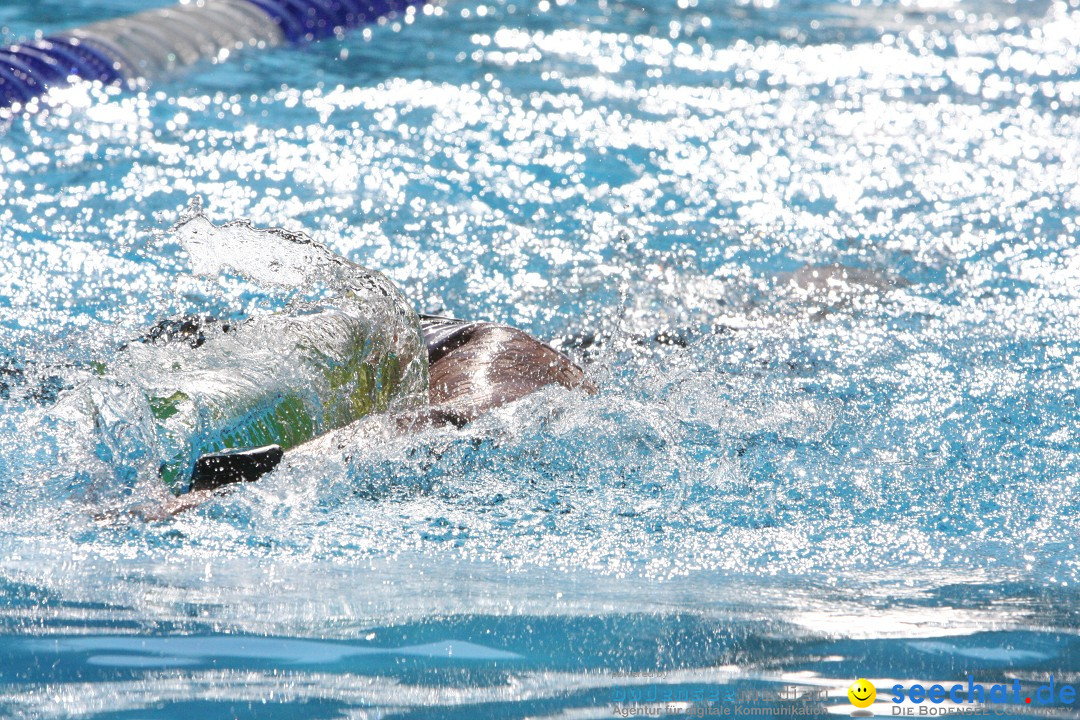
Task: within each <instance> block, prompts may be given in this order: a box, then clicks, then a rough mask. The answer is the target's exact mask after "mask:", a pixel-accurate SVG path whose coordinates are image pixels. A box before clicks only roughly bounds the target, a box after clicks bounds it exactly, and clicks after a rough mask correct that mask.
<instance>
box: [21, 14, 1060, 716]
mask: <svg viewBox="0 0 1080 720" xmlns="http://www.w3.org/2000/svg"><path fill="white" fill-rule="evenodd" d="M142 7H144V5H143V3H141V2H138V1H137V0H111V1H110V2H96V3H86V4H85V7H81V8H73V7H72V3H70V2H41V3H31V2H21V3H6V4H4V5H3V7H0V26H2V27H0V35H2V38H0V39H2V40H4V41H13V40H15V39H17V38H19V37H25V36H28V35H30V34H32V33H33V32H34V31H35V30H36V29H44V30H46V31H51V30H58V29H63V28H66V27H70V26H72V25H75V24H79V23H83V22H89V21H92V20H95V19H103V18H106V17H112V16H115V15H118V14H122V13H124V12H131V11H134V10H137V9H141V8H142ZM1078 7H1080V6H1078V3H1077V2H1076V0H1071V2H1067V3H1066V2H1043V1H1035V2H1030V1H1027V0H1019V1H1017V2H993V1H984V0H956V1H955V2H949V1H948V0H941V1H940V2H937V1H936V0H926V1H925V2H923V1H920V2H902V3H893V2H889V3H884V2H869V3H868V2H862V3H858V2H853V3H844V2H823V1H821V0H813V1H811V0H806V1H803V2H793V1H789V0H776V1H775V2H772V1H771V0H770V1H766V0H762V2H758V3H746V2H737V3H730V4H720V3H710V2H706V1H705V0H697V1H696V2H694V1H693V0H690V1H689V2H679V3H669V2H662V1H660V0H639V2H637V3H633V4H625V3H621V2H615V1H613V0H596V1H592V0H590V1H587V2H577V3H561V4H560V3H558V2H554V3H550V4H549V3H528V4H525V3H518V2H516V1H509V0H508V1H507V2H500V3H496V4H492V5H484V4H479V3H477V2H472V1H464V2H453V3H450V4H448V5H447V6H445V7H441V8H439V9H438V10H437V11H435V12H429V13H427V14H421V15H418V16H417V17H416V19H415V21H414V22H412V23H408V24H406V23H402V22H399V23H389V24H386V25H384V26H381V27H376V28H373V29H372V30H371V31H370V32H368V33H367V34H366V35H365V34H364V33H356V34H353V35H351V36H350V37H348V38H347V39H345V40H343V41H334V42H325V43H322V44H318V45H313V46H309V47H305V48H302V49H291V50H290V49H282V50H275V51H271V52H267V53H265V54H248V55H244V56H243V57H242V58H238V59H236V60H235V61H234V62H231V63H228V64H224V65H221V66H208V67H203V68H201V69H199V70H198V71H196V72H193V73H190V74H188V75H185V76H182V77H177V78H173V79H170V80H167V81H164V82H159V83H157V84H155V85H154V86H153V87H151V88H150V89H149V90H147V91H145V92H141V93H133V92H123V93H117V92H114V91H108V92H106V91H102V90H100V89H93V88H85V87H84V88H73V89H71V90H68V91H65V92H64V97H63V100H62V101H61V100H57V101H56V105H55V107H54V109H53V110H52V111H50V112H44V113H39V114H37V115H34V116H29V117H18V118H16V119H14V120H13V121H10V122H8V123H7V124H5V125H4V126H3V129H0V198H2V199H0V358H6V360H4V362H6V363H7V365H5V366H4V367H7V368H9V371H8V372H6V373H5V374H4V375H2V376H0V378H4V383H5V384H4V386H3V388H0V398H2V399H0V463H2V462H4V461H5V460H4V459H5V458H6V462H7V463H8V464H9V466H14V465H15V464H17V463H23V464H25V463H26V462H27V461H33V459H34V458H35V457H37V455H35V453H38V452H41V448H43V447H48V446H50V443H55V441H56V437H55V432H54V429H53V428H51V427H50V426H49V425H48V424H47V423H44V422H42V423H40V424H38V425H33V424H32V423H31V431H30V432H26V431H24V430H23V428H25V427H26V423H27V422H28V419H32V418H35V417H38V415H35V413H40V411H41V409H42V407H43V406H48V405H49V403H50V402H52V401H53V398H54V397H55V396H56V394H57V392H59V388H61V387H63V386H64V385H65V384H70V383H71V382H74V381H75V380H76V379H77V373H78V372H79V371H78V368H79V367H80V366H84V365H85V363H87V362H89V361H91V360H94V359H96V358H101V357H108V356H109V354H110V353H113V352H115V351H116V347H117V345H118V344H119V343H120V342H121V341H122V340H123V339H126V338H129V337H133V336H135V335H137V334H138V333H139V332H140V328H145V327H146V326H147V325H149V324H150V323H152V322H153V321H154V320H155V319H157V318H160V317H164V316H167V315H170V314H173V313H177V312H214V313H216V314H219V315H231V316H237V317H239V316H242V315H244V314H246V313H249V312H255V311H264V310H266V309H271V310H272V309H274V307H275V305H274V302H275V301H274V299H273V298H267V297H266V296H265V295H264V294H260V293H259V292H257V291H256V290H255V289H253V288H252V287H250V286H248V285H247V284H245V282H244V281H242V280H240V279H239V278H235V277H224V278H221V279H219V280H217V281H207V280H205V279H199V278H195V277H193V276H192V275H191V272H190V270H189V268H188V265H187V262H186V260H185V258H184V257H183V255H182V252H181V250H180V248H179V246H178V245H177V244H176V243H175V242H172V241H171V240H170V238H169V237H168V236H167V235H164V234H163V231H164V230H165V229H166V228H168V227H169V225H170V224H171V223H172V222H173V221H174V220H175V219H176V217H177V213H178V212H179V211H180V209H181V208H182V207H184V206H185V204H186V203H187V201H188V198H189V197H190V196H191V195H193V194H201V195H202V196H203V197H204V202H205V206H206V209H207V212H208V214H209V216H210V217H211V218H212V219H213V220H215V221H219V222H220V221H225V220H230V219H234V218H239V217H247V218H251V219H252V220H253V221H254V222H255V223H257V224H259V225H263V226H269V225H280V226H284V227H288V228H294V229H303V230H306V231H307V232H309V233H311V234H312V235H313V236H314V237H316V238H317V239H319V240H320V241H322V242H324V243H326V244H327V245H329V246H330V247H332V248H333V249H335V250H336V251H338V252H340V253H342V254H344V255H347V256H348V257H350V258H352V259H353V260H356V261H358V262H361V263H363V264H365V265H367V266H369V267H371V268H374V269H377V270H380V271H382V272H385V273H386V274H387V275H388V276H389V277H391V278H392V279H393V280H394V281H395V283H397V284H398V285H399V286H400V287H401V288H402V289H403V290H404V291H405V293H406V294H407V295H408V296H409V297H410V298H412V299H413V301H414V302H415V304H416V307H417V308H418V309H420V310H426V311H438V312H445V313H448V314H453V315H458V316H462V317H469V318H480V319H491V320H497V321H502V322H509V323H513V324H516V325H518V326H520V327H523V328H525V329H527V330H529V331H530V332H533V333H534V334H536V335H538V336H540V337H543V338H547V339H550V340H551V341H552V342H553V343H555V344H556V345H558V346H559V347H562V348H564V349H566V350H567V351H568V352H570V353H571V354H572V355H574V356H575V357H576V358H577V359H578V360H579V361H581V362H583V363H585V364H586V365H587V368H588V372H589V375H590V377H592V378H593V379H594V381H595V382H596V383H597V384H598V385H599V387H600V388H601V392H600V394H599V395H598V396H595V397H586V396H584V395H581V394H576V393H567V392H562V391H558V392H556V391H549V392H546V393H544V394H542V396H540V397H537V398H532V399H530V400H527V401H525V402H523V403H520V404H518V405H516V406H512V407H510V408H506V409H504V410H502V411H500V412H498V413H496V414H494V415H493V416H491V417H488V418H486V419H484V420H483V421H480V422H478V423H476V424H474V425H472V426H469V427H467V428H465V429H464V430H460V431H458V430H447V431H442V432H437V433H428V434H425V435H423V436H421V437H417V438H404V439H400V440H395V441H387V442H386V443H385V444H377V445H375V446H372V447H367V448H364V449H363V452H358V453H356V455H355V457H354V458H353V460H351V461H349V462H344V461H343V460H342V459H341V458H340V457H334V458H326V459H325V460H319V459H316V460H314V461H313V462H311V463H309V464H308V465H307V466H305V468H304V469H303V471H297V472H293V473H291V474H276V475H271V476H269V477H267V478H265V479H264V480H262V481H260V482H259V483H256V484H253V485H249V486H245V487H241V488H236V489H235V491H234V492H231V493H229V494H227V495H225V496H223V497H221V498H219V499H217V500H215V501H213V502H211V503H209V504H207V505H205V506H203V507H201V508H199V509H197V510H195V511H193V512H189V513H187V514H183V515H181V516H178V517H177V518H175V519H173V520H171V521H168V522H165V523H156V524H154V523H151V524H145V523H143V522H141V521H139V520H137V519H134V518H128V517H127V516H125V515H123V514H120V515H119V516H117V515H116V514H115V513H114V514H112V515H108V514H106V515H102V514H101V513H100V511H99V510H100V508H98V507H97V506H94V505H91V504H88V502H87V500H86V497H85V493H83V492H81V491H82V490H83V488H81V487H80V485H79V483H80V481H79V478H78V477H74V476H72V475H71V474H70V473H68V474H67V475H65V470H64V469H63V468H44V469H43V470H42V477H41V478H35V479H33V480H28V479H27V478H25V477H24V478H14V477H11V475H10V471H7V472H8V474H7V475H5V474H4V473H5V471H4V470H3V466H2V465H0V484H2V485H0V487H2V488H3V493H2V496H0V715H4V716H12V717H80V718H82V717H93V718H188V717H194V716H198V717H203V718H219V717H220V718H232V717H259V718H263V717H282V718H285V717H289V718H292V717H312V718H324V717H325V718H338V717H346V718H381V717H432V718H447V717H460V718H479V717H536V718H539V717H545V718H554V717H559V718H599V717H612V716H614V715H613V713H614V711H615V709H616V707H618V706H619V702H620V701H627V700H633V698H632V697H631V696H630V695H628V694H627V693H629V692H630V691H631V690H632V691H633V692H637V693H640V694H639V695H638V697H637V702H639V703H645V704H639V705H635V706H634V707H657V705H656V703H658V702H660V700H659V698H662V697H663V693H664V692H668V693H670V694H671V697H675V698H677V697H678V694H679V693H680V692H682V693H685V695H684V697H685V698H687V701H688V702H690V703H691V705H692V706H694V707H714V708H715V707H722V706H725V705H726V706H728V707H735V706H736V705H739V704H740V703H741V705H742V706H746V707H749V706H758V707H762V708H766V709H769V710H770V711H773V712H775V713H776V714H777V716H778V717H782V716H784V715H782V712H783V711H784V709H785V706H784V703H782V702H779V701H773V700H761V699H760V697H761V695H762V694H765V695H767V694H768V693H769V692H773V691H775V690H778V689H781V688H784V687H786V686H788V685H791V684H795V683H797V684H801V685H803V686H806V687H807V688H816V689H819V690H825V691H826V692H827V699H825V700H820V701H815V703H816V704H813V707H815V708H818V709H821V708H824V709H825V710H827V711H828V712H831V713H835V714H841V715H846V714H848V713H849V711H850V710H851V707H850V705H848V701H847V697H846V689H847V686H848V685H849V684H850V683H851V682H852V681H853V680H854V679H855V678H856V677H866V678H870V679H871V680H872V681H874V682H875V683H876V684H877V685H878V704H877V705H875V706H874V707H873V709H874V710H875V711H876V712H877V713H878V714H882V715H887V714H889V713H890V712H891V705H892V703H891V702H889V700H888V697H889V695H890V694H891V693H890V691H888V688H889V687H891V685H893V684H895V683H897V682H900V683H904V684H906V685H911V684H912V683H915V682H922V683H924V684H930V683H933V682H945V683H946V687H948V685H949V684H951V683H952V682H960V681H965V680H966V677H967V675H969V674H971V675H973V676H974V677H975V678H976V679H977V680H979V681H981V682H984V683H986V684H990V683H994V682H1009V683H1011V682H1012V680H1013V679H1014V678H1018V679H1019V680H1020V681H1021V682H1022V683H1023V685H1024V687H1025V688H1034V687H1036V686H1038V685H1039V684H1042V683H1044V682H1047V681H1048V680H1049V677H1050V676H1053V677H1054V678H1055V681H1056V682H1058V683H1059V684H1060V683H1067V682H1072V683H1077V682H1080V639H1078V637H1077V636H1078V632H1080V595H1078V593H1077V590H1076V588H1077V584H1078V583H1080V553H1078V551H1077V548H1076V543H1077V537H1078V532H1077V531H1078V529H1080V514H1078V511H1080V453H1078V449H1080V408H1078V399H1080V391H1078V388H1080V322H1078V317H1080V244H1078V232H1080V229H1078V226H1080V210H1078V208H1080V45H1078V43H1077V38H1078V37H1080V9H1078ZM67 107H72V108H73V109H70V110H68V109H66V108H67ZM842 267H848V268H852V270H849V271H846V272H845V271H844V270H842ZM814 268H817V269H818V270H817V273H818V274H817V277H816V278H815V277H814ZM16 428H19V430H18V431H17V430H16ZM45 476H48V477H45ZM1026 691H1027V690H1026ZM650 692H651V693H652V695H651V696H650V695H649V693H650ZM755 692H756V693H757V696H758V699H757V700H749V701H745V702H743V701H739V700H738V698H740V697H747V696H754V693H755ZM693 693H697V695H696V696H695V695H693ZM650 697H651V702H652V704H648V703H646V700H648V699H649V698H650ZM710 697H711V698H712V699H710ZM717 697H719V698H720V699H716V698H717ZM694 698H697V699H696V700H695V699H694ZM732 698H735V699H734V700H733V699H732ZM786 709H788V710H790V709H791V708H790V703H789V704H788V706H787V708H786ZM1054 713H1055V714H1056V715H1058V716H1072V715H1075V712H1074V710H1073V709H1072V707H1071V706H1068V705H1063V704H1061V703H1057V704H1056V705H1055V707H1054ZM786 717H790V715H788V716H786Z"/></svg>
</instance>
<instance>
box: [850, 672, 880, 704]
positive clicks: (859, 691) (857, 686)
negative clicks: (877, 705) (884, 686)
mask: <svg viewBox="0 0 1080 720" xmlns="http://www.w3.org/2000/svg"><path fill="white" fill-rule="evenodd" d="M847 696H848V700H850V701H851V704H852V705H854V706H855V707H857V708H867V707H870V706H871V705H873V704H874V699H875V698H877V688H875V687H874V684H873V683H871V682H870V681H869V680H864V679H863V678H859V679H858V680H856V681H855V682H853V683H851V687H849V688H848V689H847Z"/></svg>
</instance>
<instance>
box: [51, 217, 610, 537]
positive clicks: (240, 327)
mask: <svg viewBox="0 0 1080 720" xmlns="http://www.w3.org/2000/svg"><path fill="white" fill-rule="evenodd" d="M174 234H175V235H176V236H177V237H178V238H179V240H180V241H181V243H182V244H183V245H184V246H185V248H186V249H187V250H188V252H189V254H190V255H191V257H192V259H193V263H195V264H196V266H197V267H196V269H197V270H199V269H200V268H199V267H198V264H199V263H200V262H203V261H204V260H206V259H209V260H210V261H212V262H211V265H212V266H211V265H208V266H207V267H203V268H202V271H204V272H207V273H209V272H213V271H216V270H220V269H222V267H224V268H227V269H232V270H234V271H237V272H240V273H242V274H244V275H246V276H247V277H249V278H250V279H253V280H255V281H257V282H261V283H263V284H266V285H278V286H281V287H298V286H303V287H309V288H310V287H318V288H321V289H322V290H323V292H322V297H321V298H320V299H319V300H318V301H315V302H307V303H293V304H291V305H290V308H289V310H288V311H287V312H283V313H276V314H269V315H262V316H257V317H252V318H249V319H247V320H245V321H243V322H240V323H225V322H219V321H218V320H216V319H214V318H212V317H198V316H190V317H184V318H180V319H175V320H166V321H162V322H160V323H158V324H157V325H156V326H154V327H153V328H152V329H151V330H150V331H149V332H147V333H146V334H144V335H143V336H142V337H140V338H138V340H137V341H135V342H131V343H129V344H128V345H126V346H125V347H124V348H123V349H122V350H121V352H119V353H118V354H117V357H116V358H115V359H114V360H113V361H111V362H110V363H109V364H108V366H107V367H101V368H99V370H100V372H99V375H100V381H99V382H98V383H97V384H96V385H95V387H94V392H85V391H83V392H75V393H74V395H73V397H74V398H76V399H77V401H78V402H80V403H82V406H83V407H84V408H89V411H90V412H91V413H92V414H93V415H94V424H95V426H96V427H100V426H103V425H108V422H107V418H109V417H110V416H116V415H118V414H120V413H119V411H118V409H117V408H119V407H121V406H122V407H128V408H132V407H133V408H134V414H135V415H139V414H141V415H142V417H144V418H146V419H148V420H149V422H148V423H144V425H149V426H150V427H152V428H153V430H152V432H150V433H149V435H152V437H143V438H142V440H141V442H143V443H144V444H145V448H146V453H147V454H149V455H150V458H149V459H148V460H147V461H145V462H143V466H142V467H143V470H142V471H141V472H142V473H143V474H145V469H146V467H148V463H153V464H156V474H157V475H158V476H159V477H160V478H161V481H162V484H163V485H164V486H165V487H167V488H169V490H171V493H172V495H170V496H168V497H166V498H165V502H164V503H163V505H162V507H161V508H159V509H157V510H154V509H150V510H149V511H148V510H147V509H146V508H142V509H141V514H143V515H144V516H146V517H149V518H156V517H163V516H167V515H171V514H175V513H176V512H179V511H180V510H183V509H186V508H188V507H192V506H193V505H195V504H198V502H201V501H202V500H203V499H206V497H208V496H209V494H211V493H213V492H214V491H216V490H217V489H218V488H221V487H223V486H225V485H229V484H232V483H237V482H243V481H251V480H256V479H258V478H259V477H261V476H263V475H265V474H266V473H267V472H270V471H271V470H273V469H274V468H275V467H276V466H277V465H278V464H279V463H280V462H281V461H282V459H283V457H284V456H285V453H286V451H289V450H291V449H293V448H298V447H300V446H303V445H305V444H306V443H310V442H311V441H312V440H315V439H316V438H318V437H319V436H321V435H324V434H325V433H327V432H329V431H331V430H336V429H339V428H344V427H346V426H349V425H350V424H352V423H356V422H357V421H359V420H361V419H362V418H365V417H367V416H369V415H373V414H378V413H383V414H389V416H390V417H392V418H393V420H394V425H395V426H396V427H397V428H398V429H399V430H400V431H401V432H416V431H418V430H421V429H424V428H429V427H439V426H445V425H454V426H458V427H460V426H462V425H464V424H465V423H468V422H470V421H472V420H474V419H476V418H477V417H479V416H480V415H482V414H484V413H486V412H488V411H490V410H493V409H495V408H498V407H501V406H503V405H506V404H508V403H511V402H514V401H516V400H519V399H521V398H523V397H525V396H527V395H529V394H531V393H533V392H535V391H537V390H539V389H541V388H544V387H546V386H549V385H560V386H562V387H565V388H568V389H582V390H584V391H585V392H588V393H593V392H595V391H596V389H595V387H594V386H593V385H592V384H591V383H590V382H589V381H588V379H587V378H586V377H585V374H584V372H583V371H582V369H581V368H580V367H579V366H577V365H576V364H575V363H574V362H573V361H572V360H570V358H568V357H567V356H566V355H564V354H562V353H560V352H558V351H556V350H555V349H553V348H552V347H550V346H549V345H546V344H544V343H542V342H540V341H538V340H536V339H535V338H533V337H531V336H530V335H528V334H527V333H525V332H523V331H521V330H518V329H516V328H512V327H509V326H506V325H501V324H496V323H489V322H474V321H466V320H458V319H455V318H449V317H442V316H435V315H423V316H418V315H417V314H416V313H415V312H414V311H413V309H412V308H411V306H410V305H409V303H408V302H407V301H406V300H405V298H404V296H403V295H402V294H401V292H400V291H399V290H398V289H397V288H396V287H395V286H394V285H393V284H392V283H391V282H390V281H389V280H388V279H387V278H385V277H384V276H382V275H380V274H378V273H373V272H371V271H368V270H367V269H365V268H363V267H361V266H360V265H357V264H355V263H352V262H350V261H348V260H346V259H344V258H342V257H340V256H338V255H336V254H334V253H332V252H331V251H330V250H328V249H327V248H324V247H322V246H321V245H318V244H317V243H315V242H314V241H312V240H311V239H310V238H307V237H306V236H303V235H299V234H294V233H287V232H285V231H281V230H266V231H264V230H259V229H256V228H254V227H252V226H251V225H250V224H247V223H244V222H239V223H230V224H228V225H225V226H223V227H218V226H216V225H213V224H212V223H211V222H210V221H209V220H207V219H206V218H205V216H203V215H202V214H201V213H199V212H196V213H192V214H191V215H190V217H188V218H186V219H185V220H183V221H182V222H181V223H180V224H179V225H178V226H177V227H176V228H174ZM222 258H225V259H226V261H225V265H223V266H219V265H213V263H214V262H217V263H219V264H220V263H221V262H222ZM113 390H115V393H114V392H112V391H113ZM113 395H119V396H122V397H123V398H126V402H127V404H126V405H125V404H124V403H123V402H120V401H117V400H113V399H112V396H113ZM132 397H134V398H135V399H134V400H131V398H132ZM68 402H69V403H70V402H71V398H68ZM136 426H138V423H135V422H127V423H126V424H125V425H124V428H125V431H128V430H129V429H130V428H131V427H136ZM144 435H145V433H144ZM137 442H138V440H137ZM116 444H121V443H116ZM127 445H128V446H130V445H132V443H131V442H128V443H127ZM177 495H178V496H179V498H177V497H175V496H177Z"/></svg>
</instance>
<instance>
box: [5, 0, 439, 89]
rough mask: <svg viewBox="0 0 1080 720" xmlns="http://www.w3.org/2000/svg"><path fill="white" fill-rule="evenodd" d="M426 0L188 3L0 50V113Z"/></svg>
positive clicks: (319, 35)
mask: <svg viewBox="0 0 1080 720" xmlns="http://www.w3.org/2000/svg"><path fill="white" fill-rule="evenodd" d="M427 1H428V0H191V1H190V2H184V3H181V4H179V5H173V6H171V7H165V8H159V9H156V10H147V11H145V12H141V13H137V14H135V15H129V16H126V17H121V18H115V19H113V20H105V21H102V22H97V23H93V24H91V25H87V26H85V27H81V28H76V29H74V30H68V31H66V32H62V33H58V34H56V35H51V36H48V37H45V38H42V39H38V40H33V41H30V42H27V43H22V44H19V45H11V46H9V47H4V48H0V109H2V108H11V109H12V110H19V109H21V108H24V107H26V106H27V105H29V104H31V103H32V102H33V101H34V99H35V98H38V97H40V96H42V95H44V94H45V93H46V92H48V91H49V90H50V89H52V88H55V87H63V86H65V85H69V84H71V83H72V82H77V81H79V80H84V81H91V82H100V83H102V84H104V85H128V86H134V85H137V84H138V83H139V82H142V81H147V80H153V79H155V78H158V77H161V76H163V75H167V74H168V73H171V72H174V71H176V70H178V69H180V68H183V67H186V66H188V65H193V64H195V63H197V62H200V61H207V60H209V61H214V62H217V61H221V60H224V59H225V58H226V57H228V56H229V55H230V54H231V53H232V52H234V51H236V50H241V49H243V48H267V47H276V46H278V45H283V44H286V43H293V44H297V43H305V42H313V41H315V40H320V39H323V38H327V37H331V36H336V35H339V34H340V33H342V32H344V31H345V30H348V29H351V28H355V27H358V26H360V25H365V24H368V23H372V22H376V21H377V20H379V19H380V18H383V17H386V16H388V15H391V14H393V13H401V12H405V11H407V10H408V9H409V8H410V7H411V6H416V5H421V4H423V3H425V2H427Z"/></svg>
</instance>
